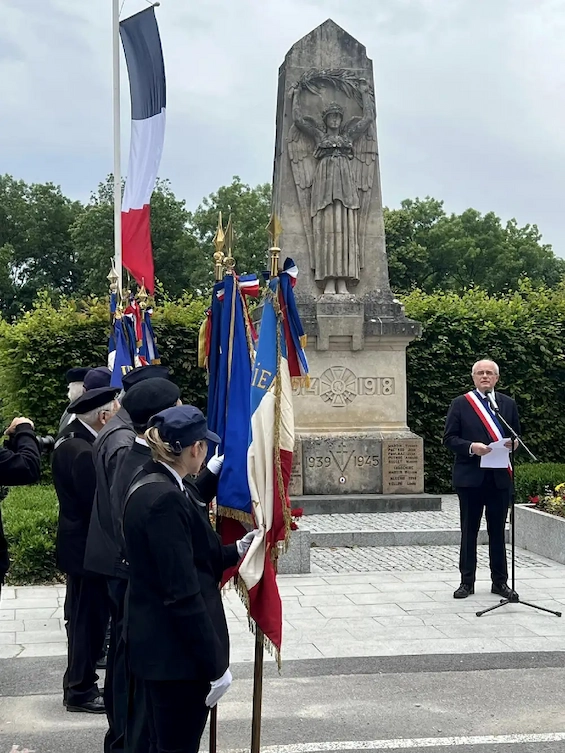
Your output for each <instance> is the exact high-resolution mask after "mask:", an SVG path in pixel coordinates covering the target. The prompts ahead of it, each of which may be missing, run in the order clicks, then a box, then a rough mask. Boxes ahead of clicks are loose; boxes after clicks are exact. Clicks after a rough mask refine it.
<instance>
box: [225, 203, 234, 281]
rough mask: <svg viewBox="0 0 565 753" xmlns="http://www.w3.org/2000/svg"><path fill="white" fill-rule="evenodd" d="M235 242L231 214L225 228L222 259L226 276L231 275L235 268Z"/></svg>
mask: <svg viewBox="0 0 565 753" xmlns="http://www.w3.org/2000/svg"><path fill="white" fill-rule="evenodd" d="M234 242H235V233H234V231H233V223H232V219H231V214H230V216H229V219H228V224H227V226H226V252H227V253H226V255H225V257H224V266H225V268H226V274H228V275H233V273H234V267H235V259H234V258H233V244H234Z"/></svg>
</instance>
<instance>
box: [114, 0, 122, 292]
mask: <svg viewBox="0 0 565 753" xmlns="http://www.w3.org/2000/svg"><path fill="white" fill-rule="evenodd" d="M112 53H113V100H114V108H113V111H114V268H115V270H116V274H117V275H118V303H120V302H121V298H122V287H123V280H122V174H121V144H120V135H121V129H120V0H112Z"/></svg>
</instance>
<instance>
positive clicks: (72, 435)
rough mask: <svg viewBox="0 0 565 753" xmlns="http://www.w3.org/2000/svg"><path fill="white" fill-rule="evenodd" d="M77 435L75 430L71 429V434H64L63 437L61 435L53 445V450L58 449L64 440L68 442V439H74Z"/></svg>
mask: <svg viewBox="0 0 565 753" xmlns="http://www.w3.org/2000/svg"><path fill="white" fill-rule="evenodd" d="M76 436H77V435H76V434H75V432H74V431H71V432H70V433H69V434H63V436H62V437H59V439H58V440H57V441H56V442H55V445H54V447H53V450H56V449H57V447H60V446H61V445H62V444H63V443H64V442H66V441H67V440H68V439H74V438H75V437H76Z"/></svg>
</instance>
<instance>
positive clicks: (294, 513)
mask: <svg viewBox="0 0 565 753" xmlns="http://www.w3.org/2000/svg"><path fill="white" fill-rule="evenodd" d="M303 515H304V509H303V508H302V507H295V508H294V509H292V510H291V511H290V516H291V518H292V520H291V521H290V530H291V531H297V530H298V523H297V521H298V520H300V518H301V517H302V516H303Z"/></svg>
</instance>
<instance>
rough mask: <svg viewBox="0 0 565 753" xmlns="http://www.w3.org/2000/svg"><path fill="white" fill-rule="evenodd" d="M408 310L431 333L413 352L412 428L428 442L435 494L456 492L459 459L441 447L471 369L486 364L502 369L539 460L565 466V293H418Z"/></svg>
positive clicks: (507, 389) (410, 378)
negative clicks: (449, 415) (454, 469)
mask: <svg viewBox="0 0 565 753" xmlns="http://www.w3.org/2000/svg"><path fill="white" fill-rule="evenodd" d="M404 304H405V306H406V314H407V316H410V317H412V318H413V319H416V320H418V321H420V322H422V324H423V328H424V331H423V334H422V337H421V338H420V339H419V340H417V341H416V342H414V343H412V344H411V345H410V346H409V348H408V351H407V374H408V377H407V381H408V424H409V426H410V428H411V429H412V430H413V431H415V432H416V433H417V434H420V435H421V436H423V437H424V448H425V473H426V486H427V490H428V491H434V492H442V491H443V492H445V491H448V490H449V489H450V484H451V482H450V476H451V465H452V462H453V456H452V454H451V453H450V452H449V451H448V450H446V449H445V448H444V447H443V446H442V443H441V442H442V435H443V428H444V422H445V416H446V413H447V409H448V407H449V403H450V402H451V400H452V399H453V398H454V397H456V396H457V395H460V394H462V393H464V392H466V391H467V390H469V389H470V388H472V385H473V383H472V380H471V376H470V374H471V366H472V364H473V363H474V361H476V360H478V359H480V358H492V359H493V360H495V361H496V362H497V363H498V364H499V366H500V370H501V377H500V382H499V385H498V387H499V388H500V389H501V390H502V391H504V392H506V393H507V394H509V395H510V396H511V397H513V398H515V400H516V401H517V403H518V408H519V411H520V417H521V421H522V432H523V435H524V438H525V440H526V442H527V444H528V445H529V446H530V447H531V449H532V451H533V452H534V453H535V455H536V456H537V457H538V458H539V459H540V460H541V461H544V462H562V461H563V460H565V454H564V452H563V447H562V443H561V439H560V435H561V427H562V425H563V415H564V413H565V289H564V288H563V287H561V288H557V289H555V290H543V289H542V290H539V289H538V290H535V291H534V290H532V289H530V287H529V286H528V285H524V286H523V289H522V290H521V292H520V293H516V294H513V295H508V296H501V297H499V298H492V297H489V296H487V295H486V293H484V292H483V291H481V290H469V291H467V292H466V293H465V294H464V295H463V296H458V295H456V294H453V293H449V294H443V293H437V294H434V295H425V294H423V293H421V292H419V291H416V292H414V293H412V294H411V295H409V296H408V297H407V298H406V299H405V300H404ZM523 456H524V453H522V458H520V455H519V456H518V460H517V462H520V461H521V462H523V461H524V459H525V458H524V457H523Z"/></svg>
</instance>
